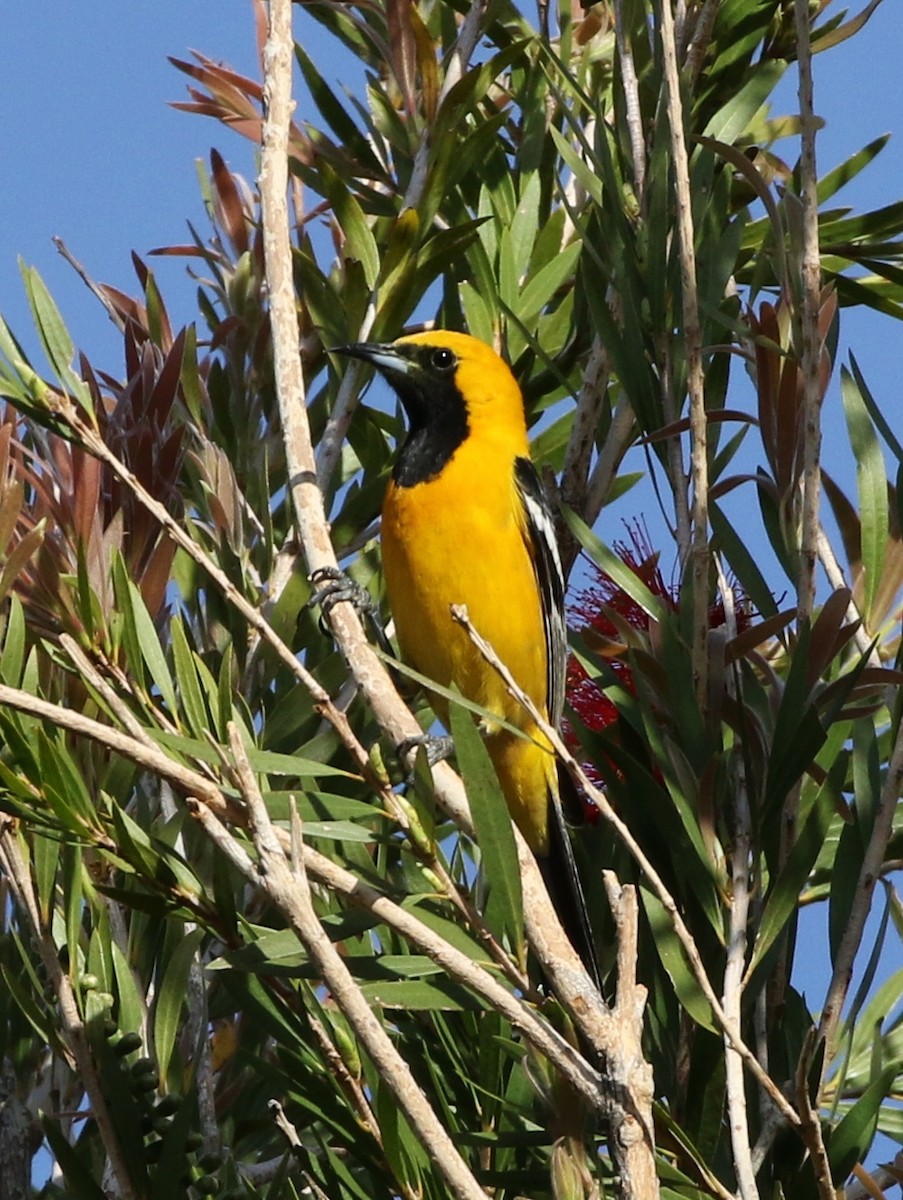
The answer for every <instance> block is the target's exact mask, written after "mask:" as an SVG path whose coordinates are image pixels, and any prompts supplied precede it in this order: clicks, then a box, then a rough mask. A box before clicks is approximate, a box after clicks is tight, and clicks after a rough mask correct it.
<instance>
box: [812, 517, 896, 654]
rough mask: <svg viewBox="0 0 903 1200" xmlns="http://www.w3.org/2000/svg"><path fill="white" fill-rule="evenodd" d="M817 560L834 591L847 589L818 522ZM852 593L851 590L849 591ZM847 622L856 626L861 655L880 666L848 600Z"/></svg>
mask: <svg viewBox="0 0 903 1200" xmlns="http://www.w3.org/2000/svg"><path fill="white" fill-rule="evenodd" d="M818 558H819V561H820V563H821V565H822V567H823V568H824V572H825V575H827V577H828V582H829V583H830V585H831V587H832V588H834V590H835V591H837V590H839V589H840V588H848V587H849V584H848V583H847V581H846V579H845V578H844V574H843V570H842V568H841V566H840V563H839V562H838V561H837V555H836V554H835V553H834V547H833V546H832V545H831V542H830V539H829V538H828V535H827V534H826V533H825V530H824V526H823V525H822V524H821V522H819V526H818ZM851 591H852V589H851ZM847 621H849V623H850V624H851V625H856V626H857V629H856V632H855V634H854V635H853V637H854V640H855V642H856V645H857V646H858V648H859V650H860V651H861V652H862V653H863V654H868V656H869V662H870V663H871V664H872V666H876V667H877V666H880V664H881V658H880V655H879V654H878V647H877V645H873V644H872V639H871V638H870V637H869V632H868V630H867V629H866V627H865V622H864V621H863V619H862V614H861V613H860V611H859V609H858V608H857V607H856V603H855V601H854V600H853V599H852V595H851V598H850V603H849V604H848V605H847Z"/></svg>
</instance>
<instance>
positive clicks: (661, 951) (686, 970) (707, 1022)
mask: <svg viewBox="0 0 903 1200" xmlns="http://www.w3.org/2000/svg"><path fill="white" fill-rule="evenodd" d="M640 896H641V897H642V901H643V907H644V909H645V910H646V919H647V920H648V921H649V925H650V928H651V930H652V934H653V938H654V941H655V949H656V952H657V954H658V956H659V958H660V959H661V962H662V966H663V967H664V968H665V971H666V972H667V974H668V978H669V979H670V980H671V982H672V984H673V985H674V993H675V995H676V996H677V999H678V1000H679V1001H680V1003H681V1005H682V1006H683V1007H684V1008H685V1009H686V1010H687V1012H688V1013H689V1014H690V1016H691V1017H692V1018H693V1020H694V1021H696V1022H697V1024H699V1025H701V1026H702V1027H703V1028H704V1029H708V1030H709V1031H710V1032H711V1033H718V1032H719V1028H718V1025H717V1024H716V1022H715V1016H714V1014H713V1012H712V1010H711V1007H710V1005H709V1002H708V1000H706V998H705V996H704V995H703V993H702V991H701V990H700V987H699V983H698V982H697V980H696V977H695V976H694V974H693V972H692V970H691V968H690V964H689V962H688V961H687V956H686V954H685V952H684V949H683V947H682V946H681V944H680V940H679V939H678V937H677V934H676V933H675V932H674V926H673V925H672V924H671V918H670V917H669V916H668V913H667V911H666V910H665V908H664V906H663V904H662V902H661V901H660V900H659V898H658V896H657V895H656V894H655V893H654V892H653V891H652V890H651V889H650V888H648V887H646V886H645V885H644V884H642V883H641V884H640Z"/></svg>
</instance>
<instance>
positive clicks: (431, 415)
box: [392, 372, 470, 487]
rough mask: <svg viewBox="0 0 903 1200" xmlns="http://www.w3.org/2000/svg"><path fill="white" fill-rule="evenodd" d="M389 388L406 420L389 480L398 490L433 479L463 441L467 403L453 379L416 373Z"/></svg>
mask: <svg viewBox="0 0 903 1200" xmlns="http://www.w3.org/2000/svg"><path fill="white" fill-rule="evenodd" d="M392 385H393V387H394V388H395V390H396V392H397V393H398V398H399V400H400V401H401V403H402V406H403V408H404V410H405V413H406V414H407V418H408V436H407V437H406V438H405V441H404V444H403V445H402V447H401V450H400V451H399V453H398V458H397V459H396V461H395V467H394V469H393V471H392V478H393V480H394V481H395V483H396V484H397V485H398V486H399V487H414V486H415V484H418V483H426V482H427V481H428V480H430V479H434V478H435V477H436V476H437V475H438V474H439V472H440V471H441V470H442V468H443V467H444V466H445V465H446V463H447V462H449V461H450V459H451V458H452V456H453V454H454V453H455V451H456V450H457V449H458V447H459V446H460V445H461V444H462V443H463V442H464V440H465V439H466V437H467V435H468V432H469V429H470V426H469V423H468V419H467V404H466V403H465V400H464V397H463V396H462V395H461V393H460V392H459V391H458V388H457V387H456V385H455V381H454V377H452V378H448V377H447V376H443V377H438V378H437V377H436V376H435V375H433V374H432V372H429V373H428V372H423V373H421V372H417V373H416V374H414V375H410V376H406V377H403V378H397V377H396V378H394V379H393V380H392Z"/></svg>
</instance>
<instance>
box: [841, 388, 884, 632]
mask: <svg viewBox="0 0 903 1200" xmlns="http://www.w3.org/2000/svg"><path fill="white" fill-rule="evenodd" d="M840 392H841V396H842V397H843V407H844V412H845V414H846V418H847V429H848V430H849V434H850V445H851V446H852V449H853V454H854V455H855V457H856V482H857V486H858V491H859V510H860V522H861V542H862V565H863V570H864V571H865V605H864V612H863V616H864V617H865V619H866V622H867V623H868V619H869V616H870V614H871V612H872V607H873V605H874V603H875V598H876V596H877V594H878V591H879V589H880V587H881V581H882V577H883V574H884V559H885V555H886V553H887V544H888V532H889V530H888V511H887V472H886V470H885V467H884V458H883V456H882V454H881V447H880V445H879V443H878V438H877V437H876V435H875V429H874V426H873V425H872V422H871V420H870V419H869V413H868V407H867V406H866V404H865V402H864V400H863V397H862V393H861V392H860V390H859V388H858V386H857V384H856V381H855V379H854V377H853V376H852V375H851V374H850V372H849V371H848V370H847V368H846V367H843V368H842V369H841V374H840Z"/></svg>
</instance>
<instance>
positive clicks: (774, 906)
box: [748, 756, 847, 973]
mask: <svg viewBox="0 0 903 1200" xmlns="http://www.w3.org/2000/svg"><path fill="white" fill-rule="evenodd" d="M846 769H847V761H846V758H845V757H844V756H839V757H838V758H837V759H836V760H835V762H834V764H833V765H832V767H831V770H830V772H829V773H828V778H827V779H826V780H825V782H824V783H823V784H822V786H821V787H820V788H819V790H818V794H817V795H816V797H815V799H814V800H813V802H812V807H811V809H810V810H809V814H808V816H807V817H806V818H805V819H804V820H803V822H802V825H801V828H800V830H799V836H798V837H797V839H796V841H795V842H794V844H793V846H792V847H791V850H790V854H789V855H788V856H787V860H786V861H785V863H784V865H783V867H782V868H781V870H780V872H779V874H778V875H777V877H776V878H775V879H774V881H773V882H772V884H771V886H770V887H769V889H768V892H767V894H766V897H765V907H764V910H763V912H762V919H761V922H760V924H759V929H758V932H757V934H756V940H755V946H754V949H753V957H752V961H751V963H750V965H749V968H748V973H752V971H753V970H754V969H755V967H757V966H758V965H759V963H761V962H762V960H763V958H764V957H765V955H766V954H767V953H768V951H769V950H770V949H771V947H772V946H773V945H774V943H775V941H776V939H777V938H778V937H779V936H780V934H781V933H782V931H783V930H784V929H785V928H786V927H787V924H788V922H789V921H790V919H791V917H792V916H793V915H794V913H795V912H796V911H797V909H798V907H799V898H800V892H801V891H802V890H803V885H804V884H805V882H806V880H807V879H808V878H809V872H810V871H811V870H812V866H813V864H814V863H815V860H816V858H817V857H818V852H819V850H820V848H821V847H822V845H823V844H824V839H825V835H826V834H827V832H828V828H829V826H830V824H831V821H832V819H833V817H834V808H835V804H836V802H837V799H838V797H839V795H840V793H841V791H842V789H843V784H844V780H845V777H846Z"/></svg>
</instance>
